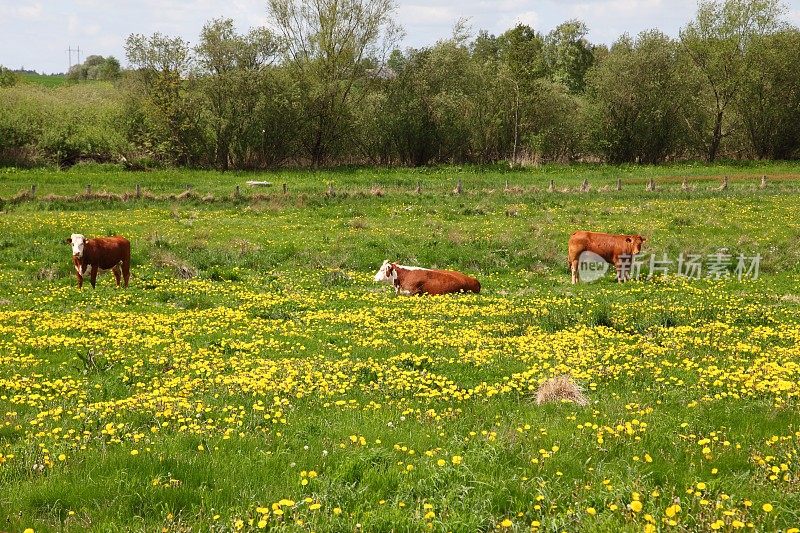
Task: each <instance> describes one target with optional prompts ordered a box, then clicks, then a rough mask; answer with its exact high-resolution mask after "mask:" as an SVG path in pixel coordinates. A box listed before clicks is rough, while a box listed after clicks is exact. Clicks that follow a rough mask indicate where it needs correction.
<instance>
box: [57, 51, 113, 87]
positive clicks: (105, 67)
mask: <svg viewBox="0 0 800 533" xmlns="http://www.w3.org/2000/svg"><path fill="white" fill-rule="evenodd" d="M119 75H120V65H119V61H117V59H116V58H115V57H113V56H108V57H103V56H98V55H90V56H89V57H87V58H86V60H85V61H84V62H83V63H80V64H78V65H72V67H71V68H70V69H69V72H67V79H70V80H75V81H85V80H115V79H117V78H119Z"/></svg>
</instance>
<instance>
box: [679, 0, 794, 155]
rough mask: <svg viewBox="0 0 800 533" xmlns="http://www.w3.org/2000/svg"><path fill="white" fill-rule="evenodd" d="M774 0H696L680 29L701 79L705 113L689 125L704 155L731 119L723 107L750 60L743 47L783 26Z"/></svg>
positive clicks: (716, 145) (737, 87)
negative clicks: (702, 118) (689, 17)
mask: <svg viewBox="0 0 800 533" xmlns="http://www.w3.org/2000/svg"><path fill="white" fill-rule="evenodd" d="M783 11H784V8H783V6H782V4H781V3H780V1H779V0H700V3H699V5H698V8H697V15H696V17H695V20H693V21H692V22H690V23H689V24H688V25H687V26H686V27H685V28H683V29H682V30H681V32H680V37H681V42H682V44H683V47H684V49H685V51H686V52H687V53H688V55H689V57H690V58H691V60H692V62H693V63H694V65H695V67H696V68H697V69H698V71H699V72H700V73H701V74H702V77H703V79H704V83H703V85H704V92H705V94H704V97H705V98H706V99H707V100H708V104H707V109H708V112H709V115H710V116H709V119H708V120H706V121H704V124H701V129H699V130H697V129H696V131H695V135H696V138H697V139H698V142H699V143H700V144H701V146H702V147H703V148H704V150H705V152H706V157H707V159H708V160H709V161H714V160H716V158H717V156H718V154H719V151H720V146H721V144H722V141H723V140H724V139H725V138H726V137H727V136H728V135H730V134H731V132H732V131H733V130H734V128H735V125H734V124H733V122H732V121H730V120H727V119H728V110H729V108H730V107H731V105H732V104H733V103H734V102H735V100H736V98H737V96H738V94H739V91H740V89H741V86H742V82H743V79H744V76H745V74H746V72H747V71H748V69H750V68H751V67H752V66H751V65H748V62H747V58H748V55H747V51H748V49H749V48H750V46H751V44H752V42H753V41H754V40H755V39H758V38H759V37H763V36H766V35H770V34H772V33H774V32H776V31H778V30H780V29H781V28H782V26H783V23H782V22H781V15H782V13H783Z"/></svg>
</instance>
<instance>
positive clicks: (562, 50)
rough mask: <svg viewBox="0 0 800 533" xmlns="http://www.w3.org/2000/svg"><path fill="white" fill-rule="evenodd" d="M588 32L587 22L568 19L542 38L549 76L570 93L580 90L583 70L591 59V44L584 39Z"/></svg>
mask: <svg viewBox="0 0 800 533" xmlns="http://www.w3.org/2000/svg"><path fill="white" fill-rule="evenodd" d="M588 33H589V30H588V28H587V27H586V24H584V23H583V22H581V21H579V20H570V21H568V22H564V23H563V24H559V25H558V26H557V27H556V28H555V29H554V30H553V31H551V32H550V33H548V34H547V37H545V47H544V53H545V60H546V61H547V68H548V69H549V71H550V76H551V78H552V80H553V81H555V82H559V83H563V84H564V85H565V86H566V87H567V88H568V89H569V90H570V92H572V93H580V92H583V89H584V86H585V84H586V81H585V77H586V73H587V72H588V71H589V68H590V67H591V66H592V63H593V62H594V56H593V54H592V45H591V44H590V43H589V41H588V40H587V39H586V35H587V34H588Z"/></svg>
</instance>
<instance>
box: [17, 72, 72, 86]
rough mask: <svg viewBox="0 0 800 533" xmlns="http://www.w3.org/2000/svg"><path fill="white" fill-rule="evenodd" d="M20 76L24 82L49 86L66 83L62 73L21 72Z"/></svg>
mask: <svg viewBox="0 0 800 533" xmlns="http://www.w3.org/2000/svg"><path fill="white" fill-rule="evenodd" d="M20 78H21V80H22V81H23V82H24V83H30V84H32V85H41V86H42V87H51V88H52V87H60V86H62V85H64V84H65V83H67V78H66V77H65V76H64V75H63V74H22V75H20Z"/></svg>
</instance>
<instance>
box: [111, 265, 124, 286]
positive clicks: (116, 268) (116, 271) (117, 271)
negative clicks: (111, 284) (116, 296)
mask: <svg viewBox="0 0 800 533" xmlns="http://www.w3.org/2000/svg"><path fill="white" fill-rule="evenodd" d="M111 272H113V273H114V279H115V280H117V288H119V280H120V278H121V277H122V272H121V271H120V268H119V265H114V268H112V269H111Z"/></svg>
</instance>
